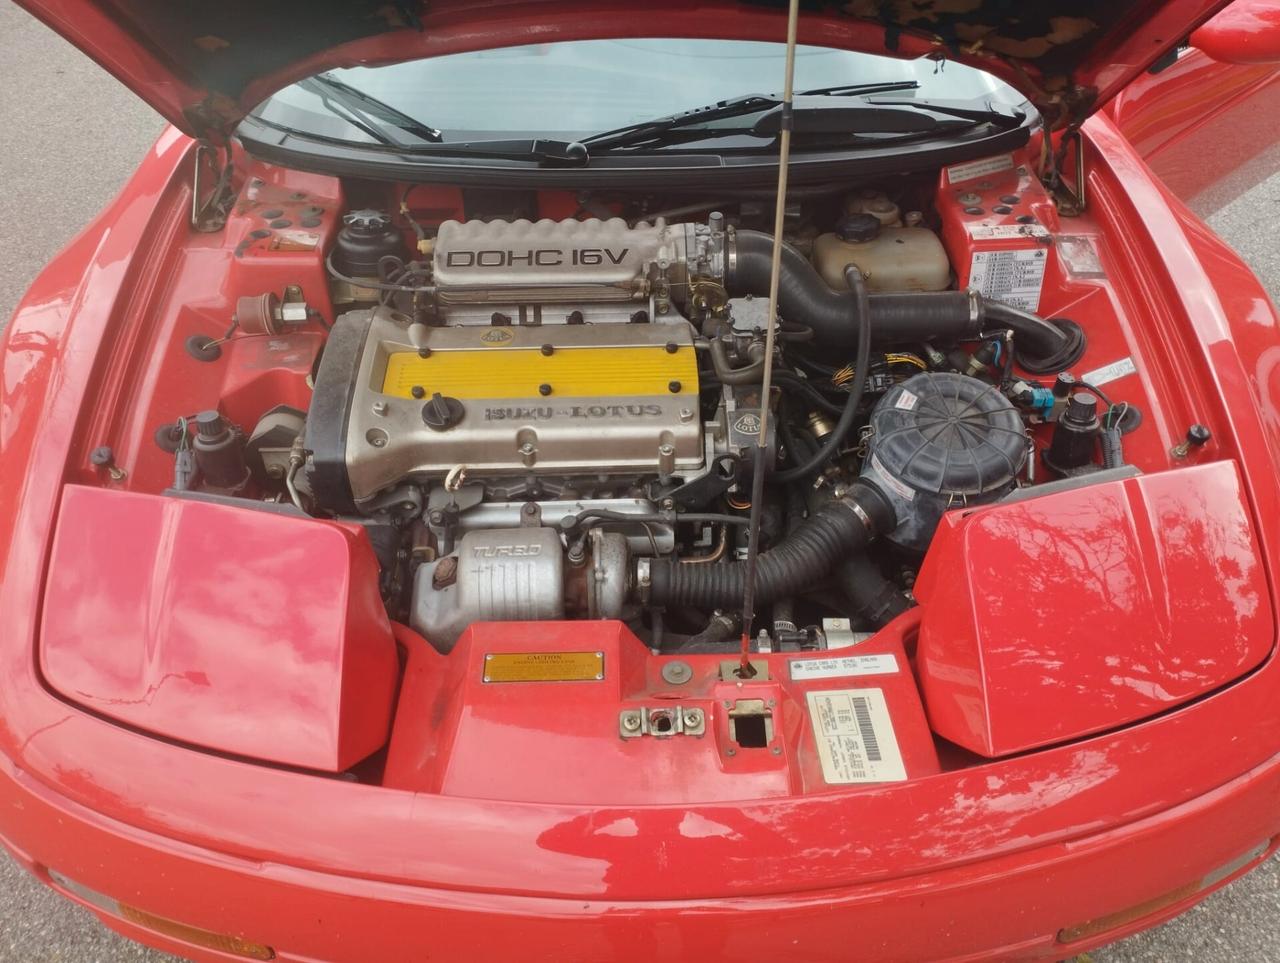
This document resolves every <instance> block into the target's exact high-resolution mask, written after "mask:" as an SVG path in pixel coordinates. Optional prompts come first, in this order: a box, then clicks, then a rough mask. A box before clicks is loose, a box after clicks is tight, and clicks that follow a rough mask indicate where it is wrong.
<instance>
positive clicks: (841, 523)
mask: <svg viewBox="0 0 1280 963" xmlns="http://www.w3.org/2000/svg"><path fill="white" fill-rule="evenodd" d="M895 524H896V521H895V518H894V513H893V509H892V508H890V507H889V503H888V502H887V501H885V499H884V498H883V497H882V496H881V495H880V493H879V492H878V491H876V490H875V489H874V488H872V487H871V486H870V485H867V484H865V483H863V482H857V483H855V484H854V486H853V488H852V490H851V491H849V493H848V494H846V495H844V496H843V497H842V498H839V499H836V500H835V501H832V502H829V503H828V504H826V505H824V506H823V507H822V508H820V509H819V510H818V511H817V512H815V513H814V514H813V515H811V516H810V517H809V518H807V519H805V520H804V521H803V522H801V523H800V524H799V525H797V526H796V528H795V530H794V531H792V532H790V533H789V534H788V535H786V536H785V537H784V538H783V539H782V541H781V542H779V543H778V544H777V545H775V546H774V547H773V548H771V549H769V550H768V551H766V552H761V553H760V557H759V558H758V559H757V560H756V586H755V590H756V591H755V598H756V601H757V602H758V603H765V602H770V601H772V600H773V599H776V598H780V597H783V596H787V595H795V594H797V593H798V592H800V591H802V590H804V589H807V588H809V587H811V586H812V585H813V584H814V583H815V582H818V581H820V580H822V579H823V578H825V577H826V576H827V575H829V574H831V572H833V571H834V570H835V568H836V565H837V564H839V563H840V562H841V561H843V560H844V559H846V558H848V556H849V555H851V554H854V553H856V552H861V551H862V550H863V549H865V548H866V547H867V544H868V543H869V542H870V541H871V539H872V537H873V536H874V535H875V534H876V533H877V532H885V531H891V530H892V529H893V527H894V525H895ZM746 575H747V564H746V562H743V561H730V562H720V563H718V564H715V565H681V564H680V563H679V562H678V561H676V560H675V559H669V558H660V559H653V560H652V561H651V562H650V563H649V580H650V582H649V603H650V604H652V605H691V606H695V607H700V608H718V607H729V606H733V605H740V604H741V603H742V596H743V590H744V588H745V587H746Z"/></svg>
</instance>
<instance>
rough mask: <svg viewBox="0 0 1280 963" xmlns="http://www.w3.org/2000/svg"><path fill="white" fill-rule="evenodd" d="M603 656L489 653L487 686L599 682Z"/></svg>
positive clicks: (486, 671) (485, 658)
mask: <svg viewBox="0 0 1280 963" xmlns="http://www.w3.org/2000/svg"><path fill="white" fill-rule="evenodd" d="M603 678H604V653H603V652H489V653H486V655H485V657H484V681H485V682H599V681H600V680H601V679H603Z"/></svg>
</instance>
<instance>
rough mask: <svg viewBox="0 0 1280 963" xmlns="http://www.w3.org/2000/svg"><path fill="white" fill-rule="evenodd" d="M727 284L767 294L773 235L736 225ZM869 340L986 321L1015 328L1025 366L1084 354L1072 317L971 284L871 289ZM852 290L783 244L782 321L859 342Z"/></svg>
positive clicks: (977, 328)
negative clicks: (1051, 317) (1043, 313)
mask: <svg viewBox="0 0 1280 963" xmlns="http://www.w3.org/2000/svg"><path fill="white" fill-rule="evenodd" d="M733 243H734V247H733V252H734V253H733V257H732V258H731V259H730V262H729V263H730V267H729V271H728V273H727V275H726V277H725V287H726V288H727V290H728V292H729V293H730V294H731V295H733V296H734V297H739V296H741V295H745V294H752V295H759V296H767V295H768V293H769V276H770V274H771V272H772V268H773V238H772V237H770V236H769V235H768V234H764V233H762V232H760V231H737V232H736V233H735V235H734V242H733ZM867 308H868V310H869V311H870V315H871V316H870V322H871V340H872V342H874V343H875V344H903V343H907V342H913V341H932V340H944V341H960V340H964V339H968V338H976V337H977V336H978V335H979V334H981V333H982V332H983V331H984V330H986V329H988V328H991V327H1004V328H1009V329H1011V330H1012V331H1013V332H1014V336H1015V337H1014V341H1015V346H1016V347H1017V350H1018V355H1019V362H1020V363H1022V365H1023V367H1024V368H1026V369H1027V370H1028V371H1032V372H1034V373H1044V372H1047V371H1061V370H1063V369H1065V368H1067V367H1070V366H1071V365H1072V364H1075V362H1076V361H1078V360H1079V359H1080V356H1081V355H1082V354H1083V353H1084V347H1085V339H1084V333H1083V332H1082V331H1081V330H1080V327H1079V326H1078V325H1076V324H1075V323H1074V322H1071V321H1066V320H1062V319H1059V320H1056V321H1047V320H1045V319H1044V318H1040V317H1037V316H1036V315H1034V314H1030V313H1028V312H1026V311H1021V310H1019V309H1017V308H1013V307H1010V306H1009V305H1006V304H1001V303H1000V302H998V301H988V300H986V299H985V298H983V297H982V295H980V294H977V293H976V292H969V291H923V292H918V293H909V294H873V295H870V296H869V298H868V303H867ZM854 309H855V305H854V296H853V294H852V293H851V292H849V291H835V290H833V289H832V288H831V287H830V286H829V285H828V284H827V283H826V281H824V280H823V279H822V277H821V275H819V274H818V272H817V271H816V270H815V269H814V267H813V265H812V264H810V263H809V261H808V260H807V259H806V258H805V256H804V255H803V254H801V253H800V252H799V251H797V250H796V249H795V248H794V247H792V246H791V245H790V244H785V243H784V244H783V245H782V268H781V274H780V276H779V278H778V310H779V312H780V313H781V315H782V317H783V318H785V319H786V320H788V321H793V322H797V323H800V324H805V325H808V326H809V327H811V328H813V331H814V335H815V337H816V339H817V340H818V341H820V342H822V343H824V344H826V345H829V346H832V347H852V346H854V345H856V344H857V331H856V326H855V325H854V324H853V320H854V315H853V311H854Z"/></svg>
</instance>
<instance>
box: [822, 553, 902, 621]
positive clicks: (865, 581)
mask: <svg viewBox="0 0 1280 963" xmlns="http://www.w3.org/2000/svg"><path fill="white" fill-rule="evenodd" d="M836 579H837V581H838V582H839V585H840V587H841V588H842V589H844V594H845V596H846V597H847V598H848V599H849V604H850V605H851V606H852V607H853V611H854V613H855V614H856V615H858V616H860V617H861V618H863V619H865V620H866V621H867V622H869V623H871V625H872V626H873V627H874V628H877V629H878V628H880V627H881V626H883V625H888V624H889V623H890V622H891V621H893V619H895V618H897V617H898V616H899V615H901V614H902V613H903V612H905V611H906V610H907V609H909V608H911V605H912V603H911V600H910V599H908V598H907V597H906V595H904V594H903V593H902V592H900V591H899V590H898V588H897V586H895V585H894V584H893V583H892V582H890V581H889V580H888V579H887V578H885V577H884V574H883V573H882V572H881V571H880V568H879V566H877V565H876V564H875V562H873V561H872V560H871V559H869V558H867V556H865V555H855V556H854V557H853V558H851V559H849V561H847V562H845V563H844V564H843V565H841V566H840V568H839V569H838V571H837V572H836Z"/></svg>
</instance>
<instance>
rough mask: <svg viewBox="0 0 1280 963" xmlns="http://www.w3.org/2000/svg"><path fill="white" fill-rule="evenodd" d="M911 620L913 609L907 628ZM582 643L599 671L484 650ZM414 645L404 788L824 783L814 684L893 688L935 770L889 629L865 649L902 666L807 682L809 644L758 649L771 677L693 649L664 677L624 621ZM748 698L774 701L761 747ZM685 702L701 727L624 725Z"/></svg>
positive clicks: (741, 794)
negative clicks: (584, 676)
mask: <svg viewBox="0 0 1280 963" xmlns="http://www.w3.org/2000/svg"><path fill="white" fill-rule="evenodd" d="M913 628H914V620H909V621H906V622H904V624H903V625H902V626H901V627H900V629H899V632H906V631H910V630H911V629H913ZM406 637H408V636H406ZM586 643H589V644H590V645H592V646H594V647H595V648H596V650H598V651H600V652H601V653H602V654H603V659H604V666H605V671H604V679H602V680H601V681H600V682H598V683H596V682H591V681H587V682H541V683H535V684H523V685H520V684H510V683H493V682H488V683H486V682H485V681H483V679H484V672H485V660H486V656H489V655H493V654H495V653H511V652H521V653H524V652H528V653H546V652H572V651H577V650H581V649H582V648H583V646H584V644H586ZM408 652H409V665H408V671H407V673H406V677H405V684H404V689H403V691H402V693H401V696H400V706H399V709H398V710H397V715H396V735H395V738H394V740H393V742H392V744H391V751H390V754H389V756H388V759H387V770H386V777H385V779H384V784H385V785H387V786H391V787H395V788H403V789H413V790H420V791H427V792H438V793H443V794H444V795H447V796H463V797H472V798H482V799H509V800H527V801H531V802H559V803H564V804H571V803H597V804H601V805H613V806H634V805H648V804H652V803H665V804H671V805H677V804H681V803H686V804H689V803H708V802H719V801H723V800H733V799H768V798H775V797H786V796H792V795H800V794H804V793H812V792H825V791H829V790H830V789H831V786H830V785H829V784H828V783H827V782H826V781H825V780H824V779H823V775H822V769H821V765H820V763H819V761H818V756H817V750H816V746H815V743H814V733H813V730H812V728H811V726H810V724H809V721H808V716H807V709H806V707H805V705H806V703H805V693H806V692H808V691H810V690H816V689H853V688H868V687H870V688H876V689H880V690H881V691H882V692H883V693H884V695H885V699H886V702H887V704H888V706H889V708H890V713H891V715H892V720H893V728H894V733H895V734H896V737H897V742H898V747H899V749H900V751H901V754H902V757H903V763H904V768H905V770H906V773H907V775H908V776H909V777H910V778H916V777H919V776H927V775H930V774H932V773H935V772H937V771H938V758H937V754H936V753H935V751H934V748H933V740H932V738H931V737H930V735H929V729H928V726H927V725H926V724H925V720H924V712H923V710H922V708H921V706H920V697H919V696H918V695H917V693H916V688H915V683H914V680H913V678H912V675H911V671H910V663H909V662H908V661H907V658H906V655H905V653H904V649H903V635H902V634H897V633H889V632H886V633H882V634H881V636H880V637H878V638H877V639H876V640H874V641H869V642H867V643H866V644H865V645H862V646H859V648H858V654H859V655H871V654H880V655H888V656H889V657H890V658H891V659H892V660H893V665H895V666H896V668H895V669H894V671H891V672H885V673H878V674H875V675H861V676H852V675H837V676H834V677H829V678H825V679H817V680H807V681H801V682H797V681H793V680H792V678H791V672H790V665H791V664H792V662H803V661H804V659H803V658H802V657H799V656H797V657H794V658H792V657H787V656H782V655H774V656H768V657H765V656H762V657H761V660H762V661H766V662H768V664H769V670H770V671H769V676H768V678H767V679H765V678H763V677H762V678H757V679H753V680H750V681H747V682H736V681H723V680H722V679H721V675H720V667H721V664H722V663H723V662H724V660H725V658H726V657H725V656H720V655H693V656H687V657H685V658H684V660H683V661H685V662H686V663H687V664H689V665H690V667H691V669H692V673H691V678H690V679H689V681H688V682H685V683H681V684H680V685H671V684H670V683H667V682H665V681H664V680H663V678H662V675H661V669H662V666H663V664H665V663H666V662H668V661H669V659H667V658H661V657H656V656H653V655H652V654H651V653H650V652H649V650H648V648H647V647H646V646H645V645H644V643H642V642H641V641H640V640H639V639H637V638H636V637H635V636H634V635H632V634H631V633H630V631H628V630H627V629H626V627H625V626H623V625H622V624H621V623H619V622H597V623H587V624H586V625H584V624H583V623H581V622H530V623H510V624H500V623H481V624H477V625H473V626H472V627H471V628H470V629H469V630H468V631H467V632H466V634H464V635H463V637H462V638H461V639H460V640H459V642H458V644H457V646H456V648H455V649H454V650H453V651H452V652H451V653H450V655H449V657H448V658H447V659H445V658H441V657H440V656H438V655H437V654H436V652H435V650H434V649H431V648H430V647H429V646H427V645H426V643H425V642H421V641H418V642H417V643H416V644H410V645H409V646H408ZM834 654H837V655H838V654H839V653H834ZM751 699H759V700H761V701H762V702H764V703H765V704H766V705H767V706H768V707H769V715H770V717H771V722H772V731H773V738H772V739H771V740H770V741H769V742H768V743H767V744H766V745H765V746H763V747H761V748H758V749H748V748H742V747H740V746H739V745H738V744H737V743H736V742H735V741H734V740H733V738H732V737H731V735H730V729H729V721H728V717H729V711H730V709H731V707H733V706H734V705H736V704H737V702H738V701H739V700H751ZM685 708H693V709H696V710H697V711H698V712H700V713H701V714H702V716H703V718H704V719H705V720H706V725H705V729H706V734H705V735H701V736H694V735H680V736H671V737H668V738H661V737H654V736H643V737H639V738H633V739H620V738H618V737H617V732H618V724H619V723H618V719H619V713H620V712H621V711H623V710H629V709H644V710H645V711H649V710H668V709H669V710H677V709H679V710H683V709H685ZM602 733H603V734H605V737H604V738H601V734H602ZM584 763H586V764H584Z"/></svg>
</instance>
